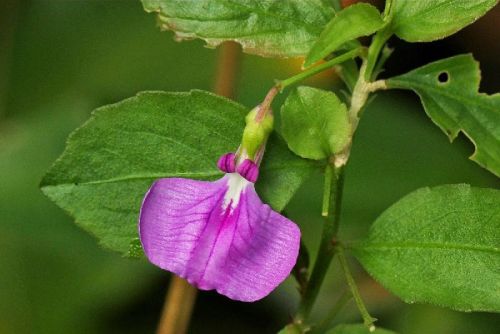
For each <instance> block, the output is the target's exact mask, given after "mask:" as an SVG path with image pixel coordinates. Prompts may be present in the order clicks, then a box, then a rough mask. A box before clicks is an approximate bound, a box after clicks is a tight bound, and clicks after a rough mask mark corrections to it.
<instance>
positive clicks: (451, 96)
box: [387, 55, 500, 176]
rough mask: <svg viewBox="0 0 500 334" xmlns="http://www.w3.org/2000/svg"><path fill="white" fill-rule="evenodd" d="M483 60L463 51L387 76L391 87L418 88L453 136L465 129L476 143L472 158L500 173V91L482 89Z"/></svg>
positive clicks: (426, 105) (427, 107)
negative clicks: (481, 70)
mask: <svg viewBox="0 0 500 334" xmlns="http://www.w3.org/2000/svg"><path fill="white" fill-rule="evenodd" d="M480 79H481V75H480V71H479V64H478V63H477V62H476V61H475V60H474V58H472V56H471V55H460V56H455V57H451V58H447V59H443V60H439V61H436V62H434V63H431V64H428V65H425V66H423V67H420V68H418V69H416V70H413V71H411V72H409V73H406V74H403V75H400V76H397V77H394V78H391V79H388V80H387V86H388V87H389V88H404V89H411V90H413V91H415V92H416V93H417V94H418V95H419V96H420V99H421V101H422V104H423V105H424V109H425V111H426V113H427V115H429V117H430V118H431V119H432V121H433V122H434V123H436V124H437V125H438V126H439V127H440V128H441V130H443V131H444V132H445V133H446V134H447V135H448V137H449V138H450V140H453V139H455V138H456V137H457V135H458V133H459V132H460V131H462V132H463V133H464V134H465V135H466V136H467V137H468V138H469V139H470V140H471V141H472V142H473V143H474V145H475V146H476V151H475V153H474V154H473V155H472V156H471V159H472V160H474V161H476V162H477V163H478V164H480V165H481V166H483V167H484V168H486V169H488V170H489V171H491V172H492V173H494V174H495V175H497V176H500V149H499V148H500V126H499V125H500V94H494V95H487V94H483V93H479V92H478V89H479V81H480Z"/></svg>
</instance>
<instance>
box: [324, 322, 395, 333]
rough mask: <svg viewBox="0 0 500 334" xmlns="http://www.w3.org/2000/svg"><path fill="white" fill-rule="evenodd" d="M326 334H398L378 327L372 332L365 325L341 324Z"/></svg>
mask: <svg viewBox="0 0 500 334" xmlns="http://www.w3.org/2000/svg"><path fill="white" fill-rule="evenodd" d="M326 334H396V333H395V332H393V331H389V330H387V329H383V328H380V327H377V328H376V329H375V330H374V331H370V330H369V329H368V328H366V326H365V325H363V324H341V325H338V326H336V327H335V328H333V329H331V330H329V331H328V332H326Z"/></svg>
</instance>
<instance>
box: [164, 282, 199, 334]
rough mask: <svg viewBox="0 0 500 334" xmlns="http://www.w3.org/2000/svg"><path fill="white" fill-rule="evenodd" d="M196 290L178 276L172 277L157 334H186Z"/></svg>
mask: <svg viewBox="0 0 500 334" xmlns="http://www.w3.org/2000/svg"><path fill="white" fill-rule="evenodd" d="M196 292H197V290H196V288H195V287H193V286H192V285H190V284H189V283H188V282H187V281H186V280H185V279H183V278H180V277H179V276H172V280H171V281H170V286H169V288H168V293H167V297H166V300H165V304H164V305H163V312H162V315H161V319H160V323H159V325H158V330H157V333H158V334H180V333H186V331H187V328H188V325H189V319H190V318H191V312H192V311H193V306H194V302H195V300H196Z"/></svg>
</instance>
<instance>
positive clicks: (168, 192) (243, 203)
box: [139, 107, 300, 302]
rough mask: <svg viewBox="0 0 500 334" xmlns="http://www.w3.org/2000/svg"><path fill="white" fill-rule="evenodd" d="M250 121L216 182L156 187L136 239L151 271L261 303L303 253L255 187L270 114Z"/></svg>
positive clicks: (294, 232)
mask: <svg viewBox="0 0 500 334" xmlns="http://www.w3.org/2000/svg"><path fill="white" fill-rule="evenodd" d="M258 109H259V107H257V108H255V109H253V110H252V111H251V112H250V113H249V114H248V115H247V117H246V127H245V130H244V132H243V140H242V144H241V146H240V148H239V149H238V152H236V154H234V153H227V154H225V155H223V156H222V157H221V158H220V159H219V161H218V163H217V166H218V168H219V169H220V170H222V171H223V172H225V173H226V174H225V175H224V176H223V177H222V178H221V179H219V180H217V181H214V182H209V181H198V180H191V179H183V178H164V179H159V180H157V181H156V182H155V183H154V184H153V185H152V186H151V188H150V189H149V191H148V192H147V194H146V196H145V197H144V200H143V203H142V207H141V212H140V217H139V235H140V239H141V243H142V246H143V248H144V252H145V254H146V256H147V258H148V259H149V261H151V262H152V263H153V264H155V265H157V266H158V267H160V268H162V269H165V270H168V271H171V272H173V273H175V274H177V275H179V276H181V277H183V278H185V279H187V280H188V282H189V283H191V284H192V285H194V286H196V287H198V288H199V289H202V290H212V289H215V290H217V292H219V293H220V294H223V295H225V296H227V297H229V298H231V299H234V300H240V301H246V302H251V301H256V300H259V299H261V298H264V297H265V296H267V295H268V294H269V293H270V292H271V291H272V290H274V289H275V288H276V287H277V286H278V285H279V284H280V283H281V282H283V280H285V278H286V277H287V276H288V275H289V274H290V272H291V270H292V268H293V266H294V264H295V262H296V260H297V255H298V251H299V244H300V230H299V228H298V227H297V225H295V223H293V222H292V221H290V220H289V219H287V218H286V217H284V216H282V215H280V214H279V213H277V212H275V211H273V210H272V209H271V208H270V207H269V205H267V204H264V203H262V201H261V200H260V198H259V196H258V195H257V193H256V191H255V187H254V183H255V182H256V181H257V178H258V174H259V164H260V160H261V159H262V155H263V152H264V148H265V143H266V140H267V137H268V135H269V133H270V132H271V131H272V127H273V118H272V115H266V116H265V117H264V118H262V119H261V120H260V121H259V120H258V119H257V118H258V117H256V116H258V115H257V114H258V111H259V110H258Z"/></svg>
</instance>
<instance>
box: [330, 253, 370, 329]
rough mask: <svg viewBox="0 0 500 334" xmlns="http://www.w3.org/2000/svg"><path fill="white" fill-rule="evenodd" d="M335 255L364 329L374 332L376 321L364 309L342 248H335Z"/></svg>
mask: <svg viewBox="0 0 500 334" xmlns="http://www.w3.org/2000/svg"><path fill="white" fill-rule="evenodd" d="M337 253H338V255H339V262H340V266H341V267H342V271H343V272H344V275H345V278H346V281H347V285H349V289H350V290H351V293H352V296H353V297H354V301H355V302H356V305H357V307H358V310H359V313H361V317H362V318H363V323H364V324H365V326H366V327H368V329H369V330H370V332H373V331H374V330H375V325H374V324H373V323H374V322H375V321H377V319H375V318H372V316H370V314H369V313H368V310H367V309H366V306H365V303H364V302H363V299H362V298H361V295H360V294H359V290H358V286H357V285H356V282H355V281H354V278H353V277H352V273H351V270H350V269H349V265H348V264H347V259H346V257H345V254H344V249H343V248H342V246H340V245H339V246H338V247H337Z"/></svg>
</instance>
